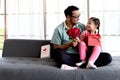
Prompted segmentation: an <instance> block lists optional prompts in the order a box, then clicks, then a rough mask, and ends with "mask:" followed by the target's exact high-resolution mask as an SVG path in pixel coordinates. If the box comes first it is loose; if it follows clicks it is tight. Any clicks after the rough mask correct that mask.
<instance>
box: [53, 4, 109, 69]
mask: <svg viewBox="0 0 120 80" xmlns="http://www.w3.org/2000/svg"><path fill="white" fill-rule="evenodd" d="M64 14H65V17H66V20H65V21H64V22H62V23H61V24H60V25H58V26H57V27H56V29H55V30H54V34H53V37H52V40H51V43H52V44H53V48H54V52H53V54H52V58H53V59H54V60H55V61H56V62H57V63H58V64H59V65H60V66H61V69H64V70H74V69H77V67H76V63H77V62H79V61H80V59H79V53H78V49H77V47H75V46H76V45H77V44H78V39H72V38H70V36H69V35H68V34H67V30H69V29H71V28H74V27H75V28H79V29H80V32H82V31H83V30H84V29H85V25H84V24H82V23H80V22H78V20H79V17H80V15H81V14H80V12H79V8H78V7H76V6H68V7H67V8H66V9H65V10H64ZM104 56H105V57H103V58H104V59H105V60H107V61H106V62H105V63H104V64H100V63H99V64H98V66H103V65H106V64H108V63H110V62H111V56H110V55H109V54H108V53H106V54H105V55H104ZM101 57H102V56H101ZM101 57H100V60H99V59H98V61H101ZM104 59H102V60H104ZM96 62H97V61H96ZM102 63H103V62H102ZM96 65H97V64H96Z"/></svg>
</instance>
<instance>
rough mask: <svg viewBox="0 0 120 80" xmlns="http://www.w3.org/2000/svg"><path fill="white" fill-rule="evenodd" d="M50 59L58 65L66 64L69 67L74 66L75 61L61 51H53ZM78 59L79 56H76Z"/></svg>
mask: <svg viewBox="0 0 120 80" xmlns="http://www.w3.org/2000/svg"><path fill="white" fill-rule="evenodd" d="M52 58H53V59H54V60H55V61H56V62H57V63H58V64H59V65H61V64H67V65H69V66H75V64H76V61H77V60H76V59H75V57H74V56H73V57H72V55H71V54H69V53H67V52H66V51H64V50H62V49H59V48H58V49H55V50H54V52H53V54H52ZM78 59H79V54H78Z"/></svg>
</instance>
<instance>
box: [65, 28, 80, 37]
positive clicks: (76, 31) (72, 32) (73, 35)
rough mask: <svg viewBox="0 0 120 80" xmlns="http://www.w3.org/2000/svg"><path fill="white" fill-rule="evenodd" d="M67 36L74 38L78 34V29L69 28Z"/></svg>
mask: <svg viewBox="0 0 120 80" xmlns="http://www.w3.org/2000/svg"><path fill="white" fill-rule="evenodd" d="M67 34H68V35H69V36H70V37H72V38H76V37H78V36H79V34H80V29H79V28H71V29H69V30H68V31H67Z"/></svg>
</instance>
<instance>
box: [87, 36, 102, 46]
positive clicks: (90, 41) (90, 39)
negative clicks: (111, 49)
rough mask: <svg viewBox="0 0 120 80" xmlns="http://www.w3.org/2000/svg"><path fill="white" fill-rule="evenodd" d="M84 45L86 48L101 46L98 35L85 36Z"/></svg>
mask: <svg viewBox="0 0 120 80" xmlns="http://www.w3.org/2000/svg"><path fill="white" fill-rule="evenodd" d="M86 43H87V45H88V46H96V45H101V43H100V35H99V34H96V35H87V36H86Z"/></svg>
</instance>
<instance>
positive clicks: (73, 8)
mask: <svg viewBox="0 0 120 80" xmlns="http://www.w3.org/2000/svg"><path fill="white" fill-rule="evenodd" d="M74 10H79V8H78V7H76V6H73V5H72V6H68V7H67V8H66V9H65V10H64V14H65V16H66V17H67V16H68V15H69V16H72V11H74Z"/></svg>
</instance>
